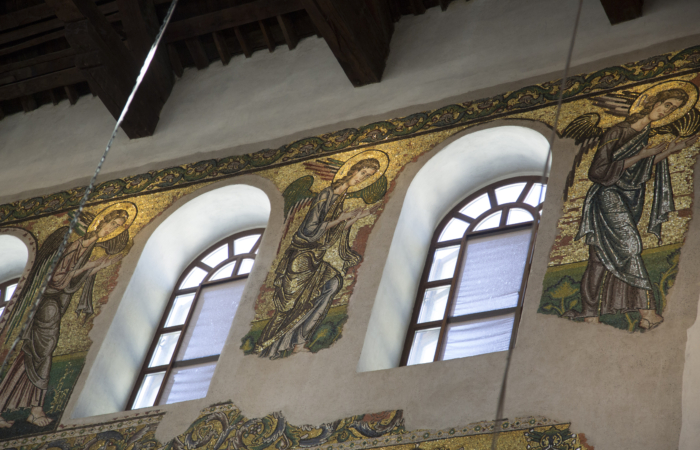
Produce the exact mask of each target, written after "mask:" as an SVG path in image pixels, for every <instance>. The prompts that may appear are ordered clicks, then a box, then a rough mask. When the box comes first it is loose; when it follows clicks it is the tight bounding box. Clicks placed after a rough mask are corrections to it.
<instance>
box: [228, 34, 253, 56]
mask: <svg viewBox="0 0 700 450" xmlns="http://www.w3.org/2000/svg"><path fill="white" fill-rule="evenodd" d="M233 31H234V32H235V33H236V39H238V45H240V46H241V50H243V54H244V55H245V57H246V58H250V57H251V56H253V52H252V51H251V50H250V45H249V44H248V39H247V38H246V37H245V34H243V31H242V30H241V28H240V27H234V28H233Z"/></svg>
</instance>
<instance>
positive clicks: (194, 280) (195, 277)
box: [180, 267, 207, 289]
mask: <svg viewBox="0 0 700 450" xmlns="http://www.w3.org/2000/svg"><path fill="white" fill-rule="evenodd" d="M206 276H207V272H205V271H204V270H202V269H200V268H199V267H194V268H193V269H192V270H190V273H189V275H187V277H186V278H185V280H184V281H183V282H182V284H181V285H180V289H189V288H193V287H197V286H199V284H200V283H201V282H202V280H204V277H206Z"/></svg>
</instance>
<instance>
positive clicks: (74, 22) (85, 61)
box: [46, 0, 165, 139]
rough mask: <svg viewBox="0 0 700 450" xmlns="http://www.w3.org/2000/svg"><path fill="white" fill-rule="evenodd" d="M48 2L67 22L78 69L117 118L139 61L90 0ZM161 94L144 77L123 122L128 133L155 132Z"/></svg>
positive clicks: (66, 26) (161, 105) (67, 30)
mask: <svg viewBox="0 0 700 450" xmlns="http://www.w3.org/2000/svg"><path fill="white" fill-rule="evenodd" d="M46 3H47V4H48V5H49V6H51V7H52V8H53V10H54V12H55V13H56V15H57V16H58V18H59V19H60V20H62V21H63V22H64V23H65V34H66V39H67V40H68V42H69V43H70V45H71V47H72V48H73V49H74V50H75V53H76V57H75V65H76V67H77V70H79V71H80V73H81V74H82V75H83V77H84V79H85V80H86V81H87V82H88V85H89V87H90V90H91V91H92V92H93V93H95V94H97V96H99V97H100V100H101V101H102V103H103V104H104V105H105V106H106V107H107V109H108V110H109V112H110V113H111V114H112V116H113V117H114V118H115V119H116V118H118V117H119V116H120V115H121V112H122V109H123V108H124V105H125V104H126V101H127V99H128V97H129V95H130V94H131V90H132V88H133V86H134V84H135V82H136V78H137V76H138V73H139V69H140V64H139V63H138V62H137V61H136V59H135V57H134V55H133V54H132V53H131V52H130V51H129V49H127V47H126V46H125V45H124V43H123V42H122V40H121V37H120V36H119V35H118V34H117V32H116V31H115V30H114V28H113V27H112V25H111V24H110V23H109V21H108V20H107V18H106V17H105V16H104V15H103V14H102V13H101V12H100V11H99V9H98V8H97V6H96V5H95V4H94V3H93V2H92V1H91V0H46ZM147 78H148V77H147ZM66 84H69V83H66ZM72 84H75V83H72ZM161 93H162V90H161V89H160V87H159V86H155V85H154V83H153V78H150V80H149V79H144V81H143V86H142V88H141V89H139V91H138V92H137V94H136V96H135V97H134V99H133V101H132V104H131V107H130V109H129V112H128V113H127V115H126V117H125V118H124V121H123V122H122V129H123V130H124V132H125V133H126V134H127V136H129V137H130V138H132V139H134V138H139V137H144V136H151V135H152V134H153V133H154V131H155V128H156V126H157V124H158V119H159V114H160V110H161V109H162V107H163V104H164V103H165V100H164V99H163V98H162V95H161Z"/></svg>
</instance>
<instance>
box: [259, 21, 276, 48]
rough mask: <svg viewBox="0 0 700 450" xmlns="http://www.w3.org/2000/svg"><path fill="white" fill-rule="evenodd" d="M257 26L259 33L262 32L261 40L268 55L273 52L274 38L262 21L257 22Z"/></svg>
mask: <svg viewBox="0 0 700 450" xmlns="http://www.w3.org/2000/svg"><path fill="white" fill-rule="evenodd" d="M258 25H259V26H260V31H262V35H263V39H264V40H265V45H267V49H268V50H269V51H270V53H272V52H274V51H275V38H274V37H272V33H271V32H270V27H269V26H267V23H265V21H264V20H258Z"/></svg>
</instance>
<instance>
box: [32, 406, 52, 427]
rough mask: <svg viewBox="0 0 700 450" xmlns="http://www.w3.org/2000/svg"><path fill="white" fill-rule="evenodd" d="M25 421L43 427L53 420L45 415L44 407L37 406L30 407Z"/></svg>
mask: <svg viewBox="0 0 700 450" xmlns="http://www.w3.org/2000/svg"><path fill="white" fill-rule="evenodd" d="M27 422H29V423H33V424H34V425H36V426H38V427H45V426H46V425H48V424H50V423H51V422H53V420H52V419H49V418H48V417H46V413H44V409H43V408H42V407H41V406H37V407H34V408H32V412H30V413H29V416H28V417H27Z"/></svg>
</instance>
